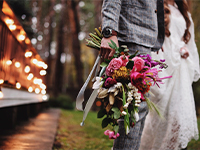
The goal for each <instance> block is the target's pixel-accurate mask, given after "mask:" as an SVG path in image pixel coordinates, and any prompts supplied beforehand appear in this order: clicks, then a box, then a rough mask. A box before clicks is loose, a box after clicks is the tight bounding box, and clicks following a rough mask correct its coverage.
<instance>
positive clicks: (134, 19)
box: [100, 0, 165, 150]
mask: <svg viewBox="0 0 200 150" xmlns="http://www.w3.org/2000/svg"><path fill="white" fill-rule="evenodd" d="M164 31H165V30H164V10H163V0H104V2H103V6H102V33H103V36H104V37H103V39H102V41H101V50H100V54H101V57H102V59H105V58H106V59H110V58H111V57H112V56H113V55H114V53H115V50H113V49H111V48H110V47H109V45H108V43H110V40H113V41H114V42H115V43H116V44H117V45H118V46H120V45H127V46H128V48H129V50H130V53H134V52H135V51H137V50H138V51H139V53H143V54H150V52H151V51H158V50H159V49H160V48H161V46H162V43H163V41H164ZM147 113H148V107H147V104H146V102H145V101H143V102H141V103H140V107H139V121H138V122H137V123H136V124H135V125H134V127H133V128H131V129H130V133H129V134H128V135H126V134H125V130H124V127H123V125H124V122H123V120H120V121H118V123H119V134H120V136H119V137H118V138H117V139H115V141H114V145H113V150H138V149H139V146H140V139H141V135H142V131H143V127H144V122H145V118H146V115H147Z"/></svg>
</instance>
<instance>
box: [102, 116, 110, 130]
mask: <svg viewBox="0 0 200 150" xmlns="http://www.w3.org/2000/svg"><path fill="white" fill-rule="evenodd" d="M108 124H109V118H104V119H103V120H102V124H101V126H102V128H105V127H107V126H108Z"/></svg>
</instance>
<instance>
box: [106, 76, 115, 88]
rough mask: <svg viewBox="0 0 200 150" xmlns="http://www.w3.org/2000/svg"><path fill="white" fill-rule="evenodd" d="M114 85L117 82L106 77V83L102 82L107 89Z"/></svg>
mask: <svg viewBox="0 0 200 150" xmlns="http://www.w3.org/2000/svg"><path fill="white" fill-rule="evenodd" d="M116 83H117V81H116V80H115V79H112V78H110V77H108V78H107V79H106V81H105V82H104V87H106V88H109V87H111V86H113V85H114V84H116Z"/></svg>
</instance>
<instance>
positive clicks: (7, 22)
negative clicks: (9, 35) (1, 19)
mask: <svg viewBox="0 0 200 150" xmlns="http://www.w3.org/2000/svg"><path fill="white" fill-rule="evenodd" d="M5 22H6V24H13V23H14V21H13V20H12V19H6V21H5Z"/></svg>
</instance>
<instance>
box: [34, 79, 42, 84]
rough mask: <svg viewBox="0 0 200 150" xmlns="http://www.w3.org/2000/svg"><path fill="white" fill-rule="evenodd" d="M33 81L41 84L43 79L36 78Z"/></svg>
mask: <svg viewBox="0 0 200 150" xmlns="http://www.w3.org/2000/svg"><path fill="white" fill-rule="evenodd" d="M33 83H34V84H39V85H40V84H42V79H38V78H34V80H33Z"/></svg>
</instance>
